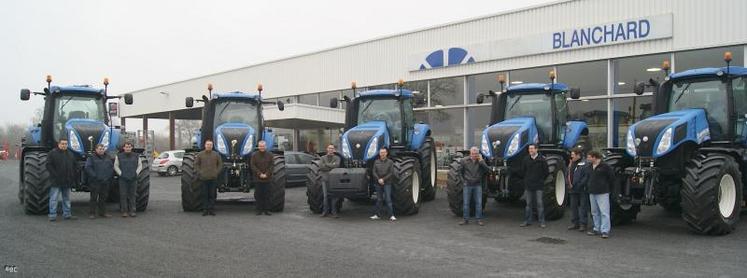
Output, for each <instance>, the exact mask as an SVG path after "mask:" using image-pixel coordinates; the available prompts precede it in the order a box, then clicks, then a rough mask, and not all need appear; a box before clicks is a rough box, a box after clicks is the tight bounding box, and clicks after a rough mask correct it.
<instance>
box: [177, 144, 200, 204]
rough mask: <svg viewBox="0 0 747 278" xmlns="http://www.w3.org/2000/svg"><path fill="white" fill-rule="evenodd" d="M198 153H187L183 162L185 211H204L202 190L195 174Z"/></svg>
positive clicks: (182, 180) (182, 179)
mask: <svg viewBox="0 0 747 278" xmlns="http://www.w3.org/2000/svg"><path fill="white" fill-rule="evenodd" d="M195 155H196V153H185V154H184V159H183V160H182V178H181V182H182V209H183V210H184V211H199V210H200V209H202V190H201V188H200V186H201V185H200V182H199V181H197V173H195V168H194V164H195Z"/></svg>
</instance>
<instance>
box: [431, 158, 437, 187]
mask: <svg viewBox="0 0 747 278" xmlns="http://www.w3.org/2000/svg"><path fill="white" fill-rule="evenodd" d="M430 170H431V173H430V174H431V185H433V186H435V185H436V176H437V174H436V154H435V153H432V154H431V169H430Z"/></svg>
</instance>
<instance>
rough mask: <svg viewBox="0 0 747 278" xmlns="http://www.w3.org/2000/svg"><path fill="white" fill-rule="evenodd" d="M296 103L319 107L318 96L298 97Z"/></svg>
mask: <svg viewBox="0 0 747 278" xmlns="http://www.w3.org/2000/svg"><path fill="white" fill-rule="evenodd" d="M298 103H301V104H310V105H319V94H308V95H300V96H298Z"/></svg>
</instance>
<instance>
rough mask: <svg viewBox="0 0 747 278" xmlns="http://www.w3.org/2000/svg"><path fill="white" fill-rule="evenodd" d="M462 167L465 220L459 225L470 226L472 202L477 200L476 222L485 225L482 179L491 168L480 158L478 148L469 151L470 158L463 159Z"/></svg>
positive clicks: (463, 212) (463, 215) (463, 214)
mask: <svg viewBox="0 0 747 278" xmlns="http://www.w3.org/2000/svg"><path fill="white" fill-rule="evenodd" d="M461 164H462V167H461V168H460V173H461V174H462V180H463V181H464V187H463V189H462V197H463V198H462V200H464V201H463V202H464V205H463V206H462V217H463V218H464V219H463V220H462V221H461V222H459V225H467V224H469V216H470V201H471V199H473V198H474V199H475V220H477V225H480V226H482V225H485V224H484V223H483V222H482V178H483V177H484V176H485V173H487V172H488V171H489V170H490V168H489V167H488V164H486V163H485V161H483V160H482V156H480V151H479V150H478V149H477V147H472V148H470V149H469V157H465V158H464V159H462V162H461Z"/></svg>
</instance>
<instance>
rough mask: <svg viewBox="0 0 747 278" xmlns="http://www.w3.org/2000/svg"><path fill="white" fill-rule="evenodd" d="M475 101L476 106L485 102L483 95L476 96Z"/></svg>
mask: <svg viewBox="0 0 747 278" xmlns="http://www.w3.org/2000/svg"><path fill="white" fill-rule="evenodd" d="M476 101H477V104H482V103H483V102H485V95H483V94H477V100H476Z"/></svg>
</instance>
